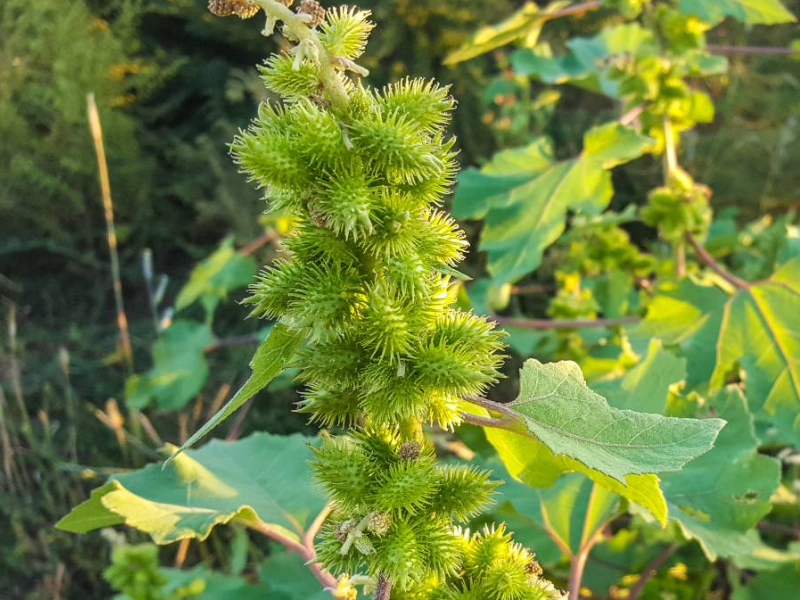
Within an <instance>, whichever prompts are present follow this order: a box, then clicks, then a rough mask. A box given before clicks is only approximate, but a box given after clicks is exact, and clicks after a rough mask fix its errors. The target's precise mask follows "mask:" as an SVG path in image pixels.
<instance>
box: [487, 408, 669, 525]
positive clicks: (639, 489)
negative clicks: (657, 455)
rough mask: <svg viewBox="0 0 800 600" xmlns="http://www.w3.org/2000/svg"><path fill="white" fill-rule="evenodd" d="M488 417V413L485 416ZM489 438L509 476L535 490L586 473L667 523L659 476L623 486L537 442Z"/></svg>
mask: <svg viewBox="0 0 800 600" xmlns="http://www.w3.org/2000/svg"><path fill="white" fill-rule="evenodd" d="M484 414H488V413H484ZM485 431H486V437H487V438H488V440H489V441H490V442H491V444H492V445H493V446H494V448H495V450H497V454H498V455H499V456H500V458H501V459H502V460H503V464H504V465H505V467H506V470H507V471H508V473H509V474H510V475H511V476H512V477H514V478H515V479H517V480H519V481H521V482H522V483H524V484H526V485H529V486H531V487H534V488H544V487H549V486H551V485H553V484H554V483H555V482H556V481H558V479H559V477H561V476H562V475H563V474H564V473H570V472H578V473H582V474H583V475H585V476H586V477H588V478H589V479H591V480H592V481H594V482H595V483H598V484H600V485H601V486H603V487H604V488H605V489H607V490H609V491H611V492H614V493H615V494H617V495H619V496H622V497H623V498H626V499H627V500H629V501H631V502H634V503H636V504H638V505H639V506H641V507H642V508H644V509H646V510H647V511H648V512H649V513H650V514H652V515H653V516H654V517H655V518H656V519H657V520H658V521H659V522H660V523H662V524H664V523H666V522H667V502H666V500H665V499H664V495H663V493H662V492H661V489H660V488H659V478H658V476H656V475H652V474H647V475H627V476H626V477H625V482H624V483H622V482H620V481H618V480H616V479H614V478H612V477H609V476H608V475H604V474H603V473H601V472H600V471H597V470H595V469H591V468H589V467H587V466H586V465H584V464H582V463H580V462H579V461H577V460H574V459H572V458H569V457H567V456H556V455H554V454H553V453H552V452H551V451H550V450H549V449H548V448H547V446H545V445H544V444H542V443H541V442H539V441H538V440H536V439H532V438H530V437H526V436H523V435H521V434H517V433H513V432H510V431H506V430H503V429H495V428H489V427H487V428H486V429H485Z"/></svg>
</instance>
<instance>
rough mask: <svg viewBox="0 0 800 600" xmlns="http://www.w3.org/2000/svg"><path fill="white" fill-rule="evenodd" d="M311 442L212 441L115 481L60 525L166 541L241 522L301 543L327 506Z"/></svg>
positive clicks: (265, 438)
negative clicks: (311, 467) (120, 529)
mask: <svg viewBox="0 0 800 600" xmlns="http://www.w3.org/2000/svg"><path fill="white" fill-rule="evenodd" d="M306 444H307V440H306V439H304V438H303V437H302V436H300V435H293V436H273V435H270V434H266V433H260V434H254V435H251V436H250V437H248V438H246V439H243V440H240V441H238V442H235V443H224V442H221V441H214V442H212V443H210V444H208V445H206V446H205V447H203V448H202V449H201V450H196V451H187V452H185V453H183V454H181V455H179V456H177V457H175V459H174V460H172V461H171V462H170V463H169V464H168V465H166V466H165V467H163V468H162V467H161V465H158V464H152V465H149V466H147V467H145V468H144V469H141V470H138V471H134V472H131V473H125V474H122V475H118V476H115V477H113V478H112V479H111V481H110V482H109V483H108V484H106V485H105V486H103V487H102V488H98V489H97V490H95V491H94V493H93V494H92V498H91V499H90V500H88V501H86V502H85V503H83V504H81V505H79V506H77V507H76V508H75V510H74V511H73V512H72V513H70V514H69V515H67V516H66V517H64V518H63V519H62V520H61V521H60V522H59V523H58V525H57V526H58V527H59V528H60V529H64V530H66V531H72V532H76V533H84V532H86V531H91V530H93V529H97V528H98V527H105V526H108V525H109V524H114V523H125V524H127V525H129V526H131V527H135V528H137V529H139V530H141V531H144V532H145V533H148V534H149V535H150V536H151V537H152V538H153V540H154V541H155V542H157V543H159V544H165V543H169V542H173V541H176V540H180V539H187V538H197V539H199V540H203V539H206V538H207V537H208V536H209V535H210V533H211V530H212V528H213V527H215V526H216V525H219V524H224V523H229V522H231V521H237V522H241V523H244V524H246V525H248V526H252V527H255V528H259V529H265V528H266V529H270V530H274V531H278V532H280V533H281V534H282V535H285V536H287V537H289V538H290V539H297V537H298V536H297V533H296V529H295V526H296V525H298V526H300V527H302V526H304V525H305V524H307V523H308V522H309V521H310V520H311V519H312V518H313V517H314V516H315V515H316V513H317V512H319V511H320V510H321V509H322V507H323V505H324V500H323V499H322V497H321V496H320V495H319V493H318V491H316V488H315V487H314V486H313V484H312V482H311V480H310V473H309V471H308V467H307V465H306V461H307V459H308V453H307V450H306ZM304 474H305V476H304Z"/></svg>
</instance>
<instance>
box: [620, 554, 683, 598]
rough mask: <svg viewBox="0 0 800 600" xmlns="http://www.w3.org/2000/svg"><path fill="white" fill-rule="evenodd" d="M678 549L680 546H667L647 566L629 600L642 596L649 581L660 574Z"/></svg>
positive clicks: (629, 595)
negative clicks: (661, 569)
mask: <svg viewBox="0 0 800 600" xmlns="http://www.w3.org/2000/svg"><path fill="white" fill-rule="evenodd" d="M677 549H678V544H671V545H669V546H667V547H666V548H664V550H662V551H661V552H660V553H659V554H658V555H657V556H656V557H655V558H654V559H653V561H652V562H651V563H650V564H649V565H647V567H645V569H644V571H643V572H642V575H641V576H640V577H639V579H638V580H637V581H636V583H635V584H634V585H633V587H632V588H631V591H630V593H629V594H628V600H636V599H637V598H638V597H639V596H640V595H641V594H642V591H643V590H644V586H645V584H646V583H647V582H648V580H649V579H650V578H651V577H652V576H653V575H655V574H656V573H657V572H658V570H659V569H660V568H661V566H662V565H663V564H664V563H665V562H667V560H668V559H669V557H670V556H672V555H673V554H674V553H675V551H676V550H677Z"/></svg>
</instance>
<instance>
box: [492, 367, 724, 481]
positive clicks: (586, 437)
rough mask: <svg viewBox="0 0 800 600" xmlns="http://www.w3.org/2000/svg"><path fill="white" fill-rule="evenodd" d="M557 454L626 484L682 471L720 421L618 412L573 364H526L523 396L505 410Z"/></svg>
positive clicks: (522, 376)
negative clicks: (636, 478) (639, 476)
mask: <svg viewBox="0 0 800 600" xmlns="http://www.w3.org/2000/svg"><path fill="white" fill-rule="evenodd" d="M504 412H506V413H508V414H512V415H515V416H516V417H517V418H518V419H519V421H520V422H521V423H522V425H523V426H524V427H525V429H526V430H527V431H528V432H529V433H530V434H532V435H534V436H535V437H536V438H537V439H538V440H539V441H541V442H542V443H543V444H545V445H546V446H547V447H548V448H549V449H550V451H552V452H553V453H554V454H556V455H564V456H567V457H569V458H573V459H575V460H577V461H580V462H581V463H583V464H584V465H586V466H587V467H590V468H592V469H596V470H598V471H600V472H602V473H604V474H605V475H608V476H609V477H612V478H614V479H616V480H618V481H619V482H621V483H625V476H626V475H630V474H648V473H663V472H667V471H677V470H679V469H681V468H682V467H683V466H684V465H685V464H686V463H687V462H689V461H690V460H693V459H695V458H697V457H698V456H700V455H702V454H704V453H705V452H707V451H708V450H709V449H710V448H711V447H712V446H713V444H714V440H715V439H716V437H717V434H718V433H719V430H720V429H721V428H722V426H723V425H724V421H722V420H720V419H703V420H699V419H678V418H673V417H662V416H660V415H654V414H645V413H638V412H633V411H630V410H618V409H615V408H612V407H611V406H609V405H608V402H606V400H605V398H603V397H602V396H600V395H599V394H597V393H595V392H593V391H592V390H591V389H589V387H587V385H586V382H585V381H584V379H583V374H582V373H581V370H580V367H579V366H578V365H577V364H575V363H574V362H571V361H561V362H557V363H550V364H542V363H540V362H539V361H537V360H535V359H529V360H527V361H526V362H525V364H524V366H523V368H522V372H521V373H520V392H519V396H518V397H517V399H516V400H514V401H513V402H511V403H509V404H506V405H505V411H504Z"/></svg>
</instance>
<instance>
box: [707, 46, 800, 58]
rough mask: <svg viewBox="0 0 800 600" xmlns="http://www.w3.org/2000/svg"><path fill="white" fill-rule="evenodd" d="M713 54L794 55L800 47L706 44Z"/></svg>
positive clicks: (799, 50)
mask: <svg viewBox="0 0 800 600" xmlns="http://www.w3.org/2000/svg"><path fill="white" fill-rule="evenodd" d="M706 50H708V51H709V52H711V54H723V55H728V54H749V55H753V56H792V55H797V54H800V48H783V47H780V46H725V45H718V44H706Z"/></svg>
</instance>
